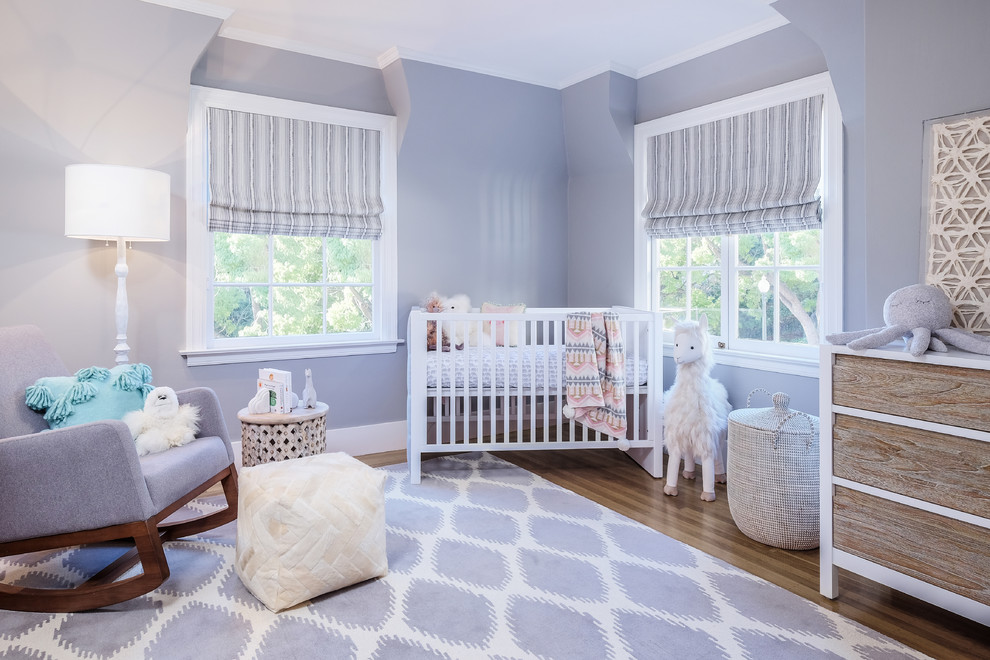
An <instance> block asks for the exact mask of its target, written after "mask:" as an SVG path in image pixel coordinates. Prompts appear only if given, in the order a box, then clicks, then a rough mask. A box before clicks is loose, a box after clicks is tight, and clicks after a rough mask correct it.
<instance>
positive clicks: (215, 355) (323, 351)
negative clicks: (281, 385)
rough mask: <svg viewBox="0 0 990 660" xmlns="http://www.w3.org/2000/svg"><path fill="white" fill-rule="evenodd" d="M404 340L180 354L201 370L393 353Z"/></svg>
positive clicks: (204, 350) (219, 349)
mask: <svg viewBox="0 0 990 660" xmlns="http://www.w3.org/2000/svg"><path fill="white" fill-rule="evenodd" d="M401 343H403V340H401V339H391V340H381V341H378V340H373V341H354V342H346V343H343V342H342V343H339V344H310V345H300V344H296V345H289V346H268V347H259V346H251V347H246V348H201V349H185V350H181V351H179V353H180V354H181V355H183V356H184V357H185V358H186V366H188V367H202V366H207V365H217V364H237V363H241V362H262V361H265V360H303V359H308V358H323V357H339V356H345V355H376V354H381V353H394V352H395V350H396V346H398V345H399V344H401Z"/></svg>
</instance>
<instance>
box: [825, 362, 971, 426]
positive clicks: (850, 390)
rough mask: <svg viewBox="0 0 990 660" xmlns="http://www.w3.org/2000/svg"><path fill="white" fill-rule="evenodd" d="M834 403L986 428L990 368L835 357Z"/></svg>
mask: <svg viewBox="0 0 990 660" xmlns="http://www.w3.org/2000/svg"><path fill="white" fill-rule="evenodd" d="M832 403H833V404H834V405H838V406H846V407H849V408H858V409H861V410H872V411H874V412H880V413H887V414H890V415H899V416H901V417H909V418H911V419H921V420H925V421H928V422H936V423H938V424H948V425H950V426H959V427H963V428H971V429H978V430H981V431H990V371H988V370H985V369H966V368H963V367H954V366H947V365H940V364H932V363H922V362H908V361H903V360H888V359H875V358H868V357H861V356H858V355H836V356H835V364H834V366H833V368H832Z"/></svg>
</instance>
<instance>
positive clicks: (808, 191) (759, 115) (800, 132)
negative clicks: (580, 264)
mask: <svg viewBox="0 0 990 660" xmlns="http://www.w3.org/2000/svg"><path fill="white" fill-rule="evenodd" d="M822 103H823V97H822V96H821V95H819V96H813V97H811V98H807V99H802V100H800V101H793V102H790V103H784V104H782V105H777V106H773V107H770V108H764V109H762V110H757V111H755V112H749V113H746V114H742V115H736V116H734V117H729V118H726V119H720V120H718V121H714V122H710V123H707V124H701V125H699V126H691V127H689V128H684V129H680V130H677V131H672V132H669V133H664V134H663V135H657V136H654V137H652V138H650V139H649V141H648V144H647V154H646V156H647V165H646V167H647V186H648V189H647V201H646V206H645V207H644V209H643V218H644V219H645V221H646V223H645V227H646V232H647V233H648V234H649V235H650V236H654V237H657V238H679V237H684V236H724V235H730V234H755V233H763V232H775V231H795V230H799V229H813V228H817V227H820V226H821V197H820V195H819V192H818V185H819V182H820V181H821V121H822V119H821V118H822Z"/></svg>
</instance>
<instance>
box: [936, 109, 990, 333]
mask: <svg viewBox="0 0 990 660" xmlns="http://www.w3.org/2000/svg"><path fill="white" fill-rule="evenodd" d="M926 123H927V124H928V136H927V138H928V140H929V142H930V145H931V147H930V151H929V153H928V154H927V156H928V157H927V158H926V160H928V169H927V171H928V172H929V181H928V237H927V238H928V240H927V243H928V247H927V254H926V270H925V282H926V283H927V284H933V285H935V286H938V287H940V288H941V289H942V290H943V291H945V293H946V294H947V295H948V296H949V299H950V300H951V301H952V304H953V307H954V308H955V314H954V318H953V323H952V325H953V326H955V327H958V328H961V329H964V330H970V331H973V332H979V333H981V334H990V110H988V111H982V112H980V113H977V114H973V115H964V116H959V117H952V118H947V119H939V120H935V121H931V122H926Z"/></svg>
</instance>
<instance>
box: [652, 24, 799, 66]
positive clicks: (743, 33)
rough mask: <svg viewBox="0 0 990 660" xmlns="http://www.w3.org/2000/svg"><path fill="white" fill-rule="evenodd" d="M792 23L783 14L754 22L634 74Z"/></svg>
mask: <svg viewBox="0 0 990 660" xmlns="http://www.w3.org/2000/svg"><path fill="white" fill-rule="evenodd" d="M788 23H790V21H788V20H787V19H786V18H784V17H783V16H780V15H777V16H774V17H772V18H768V19H766V20H764V21H760V22H759V23H754V24H753V25H750V26H748V27H745V28H743V29H741V30H736V31H735V32H730V33H729V34H726V35H723V36H721V37H719V38H718V39H712V40H711V41H706V42H705V43H703V44H699V45H697V46H695V47H693V48H688V49H686V50H682V51H681V52H679V53H676V54H674V55H671V56H670V57H665V58H664V59H662V60H660V61H659V62H654V63H653V64H648V65H647V66H644V67H642V68H640V69H639V70H637V71H636V75H635V76H633V77H634V78H636V79H639V78H643V77H645V76H648V75H650V74H653V73H657V72H658V71H663V70H664V69H669V68H671V67H674V66H677V65H678V64H683V63H684V62H687V61H690V60H693V59H695V58H696V57H701V56H702V55H707V54H709V53H714V52H715V51H717V50H720V49H722V48H725V47H727V46H731V45H733V44H737V43H739V42H740V41H745V40H747V39H749V38H751V37H755V36H758V35H761V34H763V33H764V32H769V31H770V30H775V29H777V28H779V27H782V26H784V25H787V24H788Z"/></svg>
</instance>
